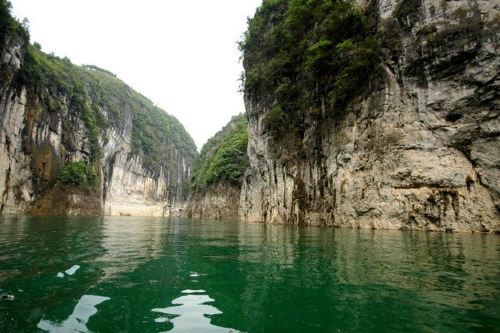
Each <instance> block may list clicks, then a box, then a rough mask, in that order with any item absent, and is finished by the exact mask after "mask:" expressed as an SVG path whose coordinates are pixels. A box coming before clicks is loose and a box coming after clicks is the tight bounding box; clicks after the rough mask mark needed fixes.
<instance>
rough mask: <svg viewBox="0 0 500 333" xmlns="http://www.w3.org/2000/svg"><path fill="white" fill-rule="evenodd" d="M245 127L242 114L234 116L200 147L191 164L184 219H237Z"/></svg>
mask: <svg viewBox="0 0 500 333" xmlns="http://www.w3.org/2000/svg"><path fill="white" fill-rule="evenodd" d="M247 125H248V123H247V119H246V116H245V115H243V114H242V115H239V116H235V117H233V118H232V119H231V121H230V122H229V123H228V124H227V125H226V126H224V128H223V129H222V130H220V131H219V132H218V133H216V134H215V135H214V136H213V137H212V138H210V139H209V140H208V142H207V143H206V144H205V145H204V146H203V148H202V149H201V153H200V155H199V156H198V158H197V159H196V161H195V162H194V163H193V178H192V180H191V189H192V193H191V194H190V196H189V200H188V203H187V206H186V210H185V214H184V215H185V216H187V217H190V218H201V219H214V220H236V219H238V209H239V203H240V194H241V183H242V182H241V179H242V176H243V173H244V171H245V169H246V168H247V166H248V159H247V158H246V148H247V143H248V133H247Z"/></svg>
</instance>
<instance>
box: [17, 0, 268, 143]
mask: <svg viewBox="0 0 500 333" xmlns="http://www.w3.org/2000/svg"><path fill="white" fill-rule="evenodd" d="M261 1H262V0H210V1H208V0H142V1H138V0H71V1H69V0H44V1H40V0H11V3H12V13H13V14H14V16H16V17H17V18H18V19H20V20H22V19H23V18H25V17H26V18H28V20H29V23H30V24H29V26H30V35H31V41H32V42H34V41H36V42H38V43H40V44H41V45H42V50H43V51H44V52H46V53H51V52H53V53H54V54H55V55H57V56H59V57H68V58H70V59H71V61H72V62H73V63H75V64H91V65H96V66H98V67H101V68H104V69H107V70H109V71H111V72H113V73H115V74H116V75H117V76H118V77H119V78H120V79H122V80H123V81H125V82H126V83H127V84H128V85H129V86H131V87H132V88H134V89H135V90H137V91H138V92H140V93H141V94H143V95H144V96H146V97H148V98H149V99H151V101H153V103H155V104H156V105H158V106H159V107H161V108H162V109H164V110H166V111H167V112H168V113H169V114H171V115H174V116H175V117H176V118H177V119H179V120H180V122H181V123H182V124H183V125H184V127H185V128H186V130H187V131H188V132H189V134H190V135H191V136H192V137H193V139H194V141H195V143H196V145H197V147H198V149H200V148H201V146H202V145H203V144H204V143H205V142H206V141H207V139H209V138H210V137H211V136H212V135H214V134H215V133H216V132H217V131H219V130H220V129H221V128H222V127H223V126H224V125H225V124H226V123H227V122H228V121H229V120H230V119H231V116H233V115H236V114H239V113H241V112H244V105H243V95H242V94H241V93H240V92H239V85H240V83H239V81H238V79H239V77H240V74H241V72H242V71H243V67H242V64H241V61H240V52H239V50H238V45H237V42H238V41H239V40H241V38H242V35H243V33H244V31H245V30H246V25H247V17H251V16H253V15H254V13H255V10H256V8H257V7H258V6H259V5H260V3H261Z"/></svg>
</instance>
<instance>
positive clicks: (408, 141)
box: [239, 0, 500, 232]
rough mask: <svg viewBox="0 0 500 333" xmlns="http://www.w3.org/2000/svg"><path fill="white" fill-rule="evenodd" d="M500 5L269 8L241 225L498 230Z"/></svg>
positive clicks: (256, 32)
mask: <svg viewBox="0 0 500 333" xmlns="http://www.w3.org/2000/svg"><path fill="white" fill-rule="evenodd" d="M499 34H500V6H499V4H498V2H497V1H476V0H474V1H465V0H462V1H441V0H439V1H438V0H411V1H410V0H408V1H407V0H404V1H402V0H399V1H397V0H390V1H356V2H355V3H354V4H353V3H351V2H347V1H346V2H343V1H288V0H272V1H271V0H264V2H263V4H262V6H261V7H260V8H259V9H258V10H257V12H256V14H255V17H254V18H252V19H251V20H250V21H249V28H248V31H247V33H246V35H245V38H244V40H243V41H242V43H241V49H242V51H243V58H244V67H245V82H244V90H245V102H246V110H247V115H248V120H249V130H248V131H249V144H248V157H249V168H248V170H247V172H246V174H245V177H244V183H243V187H242V190H241V202H240V209H239V214H240V217H241V219H243V220H248V221H261V222H267V223H293V224H311V225H335V226H352V227H362V228H392V229H395V228H402V229H426V230H443V231H444V230H447V231H448V230H475V231H497V232H498V231H500V222H499V212H500V182H499V180H500V171H499V170H500V148H499V147H500V120H499V115H500V104H499V101H500V98H499V97H500V96H499V87H500V80H499V73H500V57H499V43H498V42H499Z"/></svg>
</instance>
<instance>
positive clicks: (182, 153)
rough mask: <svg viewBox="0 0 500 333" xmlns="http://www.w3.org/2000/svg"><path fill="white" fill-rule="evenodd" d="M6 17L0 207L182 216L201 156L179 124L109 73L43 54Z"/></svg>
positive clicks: (1, 58) (1, 57) (0, 49)
mask: <svg viewBox="0 0 500 333" xmlns="http://www.w3.org/2000/svg"><path fill="white" fill-rule="evenodd" d="M1 5H2V6H5V5H6V4H5V2H3V1H2V3H1ZM3 9H4V8H3ZM4 12H5V11H4V10H3V11H2V13H4ZM3 15H5V13H4V14H3ZM2 20H4V22H7V23H9V24H10V26H9V25H7V28H3V27H2V33H3V35H2V36H0V39H1V43H0V66H1V67H0V77H1V81H0V98H1V101H0V126H1V127H0V214H43V215H101V214H106V215H142V216H168V215H170V214H178V213H179V210H180V209H181V208H182V207H183V206H184V204H185V201H186V199H187V196H188V183H189V179H190V168H191V163H192V161H193V159H194V158H195V156H196V154H197V152H196V147H195V145H194V143H193V141H192V139H191V137H190V136H189V135H188V134H187V132H186V131H185V130H184V128H183V127H182V125H181V124H180V123H179V122H178V121H177V120H176V119H175V118H173V117H172V116H170V115H168V114H166V113H165V112H164V111H163V110H160V109H159V108H157V107H155V106H154V105H153V103H151V102H150V101H149V100H147V99H146V98H144V97H143V96H141V95H140V94H138V93H137V92H135V91H133V90H132V89H131V88H130V87H128V86H127V85H126V84H124V83H123V82H122V81H120V80H119V79H117V78H116V77H115V76H114V75H113V74H112V73H109V72H107V71H105V70H101V69H99V68H97V67H95V66H83V67H82V66H75V65H72V64H71V62H70V61H69V60H68V59H59V58H57V57H54V56H52V55H46V54H44V53H43V52H41V51H40V49H39V46H38V47H37V46H36V45H35V46H33V45H30V44H29V40H28V37H27V31H26V30H24V29H23V28H21V26H20V25H19V23H17V22H16V21H15V20H13V19H12V18H11V17H8V16H6V17H4V18H2ZM19 31H20V32H21V33H19ZM23 35H24V36H23ZM79 162H83V164H82V163H80V164H78V163H79ZM81 170H83V171H81ZM85 173H87V174H85ZM63 174H66V178H64V177H62V176H61V175H63ZM86 177H87V178H86Z"/></svg>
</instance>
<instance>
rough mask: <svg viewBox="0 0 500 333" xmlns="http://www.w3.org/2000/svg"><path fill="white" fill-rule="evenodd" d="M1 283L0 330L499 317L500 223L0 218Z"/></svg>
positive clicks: (352, 325) (458, 327)
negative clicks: (410, 228)
mask: <svg viewBox="0 0 500 333" xmlns="http://www.w3.org/2000/svg"><path fill="white" fill-rule="evenodd" d="M75 264H78V266H80V267H79V269H78V270H77V271H76V266H75ZM71 267H73V269H70V270H69V272H68V273H73V271H76V273H75V274H73V275H65V274H63V273H62V272H65V270H68V268H71ZM57 272H61V275H63V276H65V278H63V279H61V278H58V277H57V276H56V273H57ZM0 289H2V290H3V292H5V293H8V294H12V295H14V296H15V300H14V301H9V302H7V301H5V302H1V301H0V332H2V333H3V332H32V331H34V330H36V329H37V327H38V329H44V330H49V331H75V330H80V331H96V332H158V331H159V330H163V331H168V330H173V331H182V330H184V331H193V330H194V329H199V331H203V332H206V331H210V330H213V331H221V332H227V331H231V329H229V328H225V327H232V328H234V329H235V330H236V329H237V330H239V331H247V332H336V331H343V332H373V331H379V332H383V331H387V330H388V331H417V332H431V331H434V332H441V331H442V332H448V331H449V332H469V331H495V330H496V331H498V318H500V237H499V236H498V235H481V234H445V233H426V232H406V231H382V230H375V231H373V230H350V229H331V228H306V227H297V226H279V225H261V224H244V223H224V222H214V221H196V220H183V219H155V218H132V217H116V218H114V217H109V218H108V217H107V218H48V217H46V218H32V217H30V218H0ZM82 295H87V296H84V297H82ZM88 295H107V296H109V297H110V299H108V298H104V297H102V296H88ZM89 297H90V298H89ZM92 297H97V298H92ZM78 300H79V301H78ZM105 300H106V302H104V301H105ZM77 302H78V304H77ZM101 303H102V304H101ZM75 304H76V307H75ZM164 306H166V308H163V307H164ZM97 307H98V308H99V311H98V312H97ZM151 309H153V311H152V310H151ZM69 314H71V315H69ZM68 315H69V316H68Z"/></svg>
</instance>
